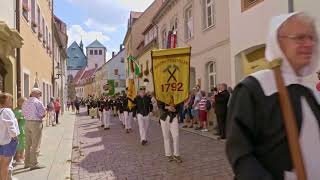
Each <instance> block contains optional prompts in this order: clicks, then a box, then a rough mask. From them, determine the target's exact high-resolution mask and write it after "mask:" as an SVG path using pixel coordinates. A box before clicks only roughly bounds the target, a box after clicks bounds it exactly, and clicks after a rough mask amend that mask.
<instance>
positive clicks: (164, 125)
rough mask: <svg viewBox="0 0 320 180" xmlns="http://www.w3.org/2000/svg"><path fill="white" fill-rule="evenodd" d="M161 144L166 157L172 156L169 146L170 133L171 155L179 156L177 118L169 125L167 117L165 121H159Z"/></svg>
mask: <svg viewBox="0 0 320 180" xmlns="http://www.w3.org/2000/svg"><path fill="white" fill-rule="evenodd" d="M160 123H161V129H162V135H163V142H164V151H165V154H166V156H172V151H171V145H170V133H171V135H172V140H173V151H174V152H173V155H175V156H180V151H179V147H180V146H179V124H178V118H174V119H173V121H172V122H171V123H170V117H169V116H168V117H167V119H166V121H163V120H160Z"/></svg>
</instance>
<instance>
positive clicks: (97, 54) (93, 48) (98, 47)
mask: <svg viewBox="0 0 320 180" xmlns="http://www.w3.org/2000/svg"><path fill="white" fill-rule="evenodd" d="M86 49H87V51H86V52H87V59H88V68H89V69H93V68H98V67H101V66H102V65H103V64H104V63H105V62H106V53H107V48H106V47H105V46H104V45H102V44H101V43H100V42H99V41H98V40H95V41H93V42H92V43H91V44H90V45H89V46H87V48H86Z"/></svg>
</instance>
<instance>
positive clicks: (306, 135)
mask: <svg viewBox="0 0 320 180" xmlns="http://www.w3.org/2000/svg"><path fill="white" fill-rule="evenodd" d="M277 58H281V59H282V65H281V67H280V68H281V75H282V77H283V79H284V85H285V86H286V88H287V90H288V92H289V93H288V94H289V99H290V100H291V105H292V108H293V112H294V115H295V117H296V121H297V122H296V124H297V126H298V131H299V138H300V139H299V140H300V141H299V142H300V146H301V152H302V153H301V154H302V157H303V159H304V167H305V169H306V175H307V177H308V179H320V171H319V167H320V156H319V152H320V133H319V123H320V105H319V102H317V100H316V98H315V95H314V92H313V91H312V90H311V89H309V88H307V86H305V85H304V83H303V79H304V77H305V76H308V75H310V74H312V73H314V71H315V68H317V63H318V35H317V32H316V27H315V23H314V20H313V19H312V18H311V17H309V16H307V15H306V14H304V13H291V14H286V15H281V16H277V17H274V18H273V19H272V21H271V24H270V29H269V36H268V39H267V44H266V59H267V60H268V61H270V62H271V61H273V60H274V59H277ZM229 108H230V109H229V112H228V118H227V144H226V151H227V156H228V158H229V161H230V163H231V165H232V168H233V171H234V174H235V176H236V179H238V180H256V179H259V180H282V179H291V178H292V179H296V177H295V175H294V173H292V172H293V162H292V157H291V156H290V148H289V144H288V138H287V134H286V130H285V126H284V121H283V115H282V111H281V106H280V103H279V92H278V88H277V85H276V81H275V75H274V72H273V71H272V70H269V69H268V70H262V71H259V72H256V73H253V74H251V75H250V76H249V77H247V78H246V79H244V80H243V81H242V82H240V83H239V84H238V85H237V87H236V88H235V91H234V92H233V95H232V99H231V102H230V106H229Z"/></svg>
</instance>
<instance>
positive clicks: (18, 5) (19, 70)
mask: <svg viewBox="0 0 320 180" xmlns="http://www.w3.org/2000/svg"><path fill="white" fill-rule="evenodd" d="M16 29H17V31H18V32H19V33H20V0H16ZM16 53H17V54H16V55H17V57H16V61H17V62H16V70H17V75H16V76H17V98H20V97H21V96H22V94H21V51H20V48H17V50H16Z"/></svg>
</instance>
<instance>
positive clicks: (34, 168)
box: [30, 165, 46, 171]
mask: <svg viewBox="0 0 320 180" xmlns="http://www.w3.org/2000/svg"><path fill="white" fill-rule="evenodd" d="M45 167H46V166H43V165H36V166H33V167H30V171H32V170H36V169H43V168H45Z"/></svg>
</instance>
